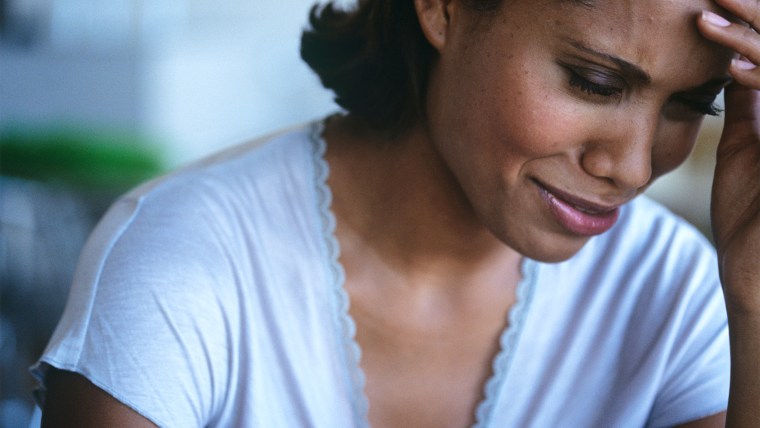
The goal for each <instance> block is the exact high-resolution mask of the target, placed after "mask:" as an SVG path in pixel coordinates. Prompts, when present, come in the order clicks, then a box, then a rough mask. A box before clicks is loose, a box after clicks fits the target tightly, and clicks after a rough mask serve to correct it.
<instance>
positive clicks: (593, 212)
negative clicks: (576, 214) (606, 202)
mask: <svg viewBox="0 0 760 428" xmlns="http://www.w3.org/2000/svg"><path fill="white" fill-rule="evenodd" d="M573 208H575V209H576V210H578V211H580V212H582V213H586V214H599V212H598V211H592V210H589V209H588V208H584V207H579V206H578V205H573Z"/></svg>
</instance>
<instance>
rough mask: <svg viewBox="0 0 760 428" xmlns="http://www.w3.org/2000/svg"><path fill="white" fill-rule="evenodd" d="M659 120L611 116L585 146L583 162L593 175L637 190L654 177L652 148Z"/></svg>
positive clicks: (645, 117)
mask: <svg viewBox="0 0 760 428" xmlns="http://www.w3.org/2000/svg"><path fill="white" fill-rule="evenodd" d="M657 128H658V120H657V118H653V117H648V116H639V117H636V116H633V115H621V116H620V117H616V118H615V117H611V118H610V117H608V118H606V119H605V120H604V121H602V123H600V125H599V128H598V132H597V133H596V134H595V137H594V138H592V139H591V140H590V141H589V142H588V143H587V144H586V145H585V146H584V149H583V153H582V154H581V165H582V167H583V169H584V170H585V171H586V172H587V173H588V174H590V175H593V176H595V177H598V178H604V179H606V180H608V181H611V182H612V183H613V184H614V185H615V186H617V187H619V188H620V189H621V190H625V191H637V190H639V189H641V188H642V187H644V186H646V185H647V184H648V183H649V180H650V179H651V177H652V149H653V147H654V142H655V139H656V135H657Z"/></svg>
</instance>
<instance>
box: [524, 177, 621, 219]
mask: <svg viewBox="0 0 760 428" xmlns="http://www.w3.org/2000/svg"><path fill="white" fill-rule="evenodd" d="M535 182H536V184H538V186H539V187H542V188H544V190H546V191H547V192H549V193H551V194H552V195H554V196H556V197H557V198H559V199H562V200H563V201H565V202H567V203H568V204H570V205H572V206H574V207H575V208H579V209H580V210H582V211H585V212H588V213H591V214H607V213H609V212H611V211H615V210H616V209H618V208H620V206H621V205H623V204H622V203H620V204H613V205H609V204H603V203H597V202H592V201H589V200H587V199H584V198H581V197H579V196H575V195H572V194H570V193H567V192H564V191H562V190H559V189H557V188H555V187H552V186H549V185H547V184H544V183H542V182H540V181H538V180H535Z"/></svg>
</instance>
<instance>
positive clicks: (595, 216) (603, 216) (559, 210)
mask: <svg viewBox="0 0 760 428" xmlns="http://www.w3.org/2000/svg"><path fill="white" fill-rule="evenodd" d="M536 184H537V185H538V190H539V194H540V195H541V198H542V199H543V200H544V202H546V204H547V205H548V207H549V211H550V212H551V213H552V215H553V216H554V218H555V219H556V220H557V222H558V223H559V224H560V225H562V226H563V227H564V229H566V230H567V231H568V232H570V233H573V234H576V235H581V236H594V235H599V234H602V233H604V232H606V231H608V230H610V228H612V226H614V225H615V223H616V222H617V219H618V215H619V214H620V208H619V206H612V207H610V206H603V205H599V204H595V203H593V202H589V201H586V200H584V199H581V198H578V197H575V196H573V195H570V194H567V193H565V192H562V191H560V190H558V189H554V188H551V187H549V186H546V185H544V184H542V183H539V182H536Z"/></svg>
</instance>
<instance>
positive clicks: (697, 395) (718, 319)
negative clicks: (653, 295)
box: [648, 241, 730, 427]
mask: <svg viewBox="0 0 760 428" xmlns="http://www.w3.org/2000/svg"><path fill="white" fill-rule="evenodd" d="M699 243H700V242H697V243H694V242H693V241H691V242H690V241H685V242H681V243H678V242H676V243H675V246H676V247H678V246H679V244H686V245H684V247H691V248H680V251H676V253H677V254H678V256H679V257H680V258H681V260H680V261H679V262H678V263H677V264H678V265H679V269H682V270H684V273H683V275H681V276H680V277H681V278H683V279H682V281H684V282H685V284H681V286H680V287H678V289H679V290H681V291H680V296H679V298H680V301H681V302H682V304H680V305H678V306H676V307H674V308H673V313H671V314H670V326H669V327H670V331H669V332H667V334H668V335H670V336H671V337H670V340H669V341H670V343H671V345H670V346H671V353H670V355H669V358H668V361H667V363H666V366H665V368H664V373H663V379H662V383H661V385H660V387H659V392H658V394H657V397H656V400H655V403H654V405H653V407H652V412H651V415H650V418H649V424H648V426H652V427H668V426H673V425H677V424H680V423H684V422H688V421H692V420H697V419H701V418H704V417H707V416H710V415H713V414H716V413H719V412H722V411H725V410H726V407H727V404H728V389H729V379H730V376H729V375H730V353H729V343H728V323H727V317H726V308H725V303H724V299H723V292H722V289H721V286H720V281H719V278H718V272H717V269H716V268H715V267H716V266H717V261H716V260H715V255H714V252H712V251H708V250H700V248H699V247H700V245H696V244H699ZM704 245H705V246H706V245H707V244H704ZM676 249H678V248H676Z"/></svg>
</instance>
